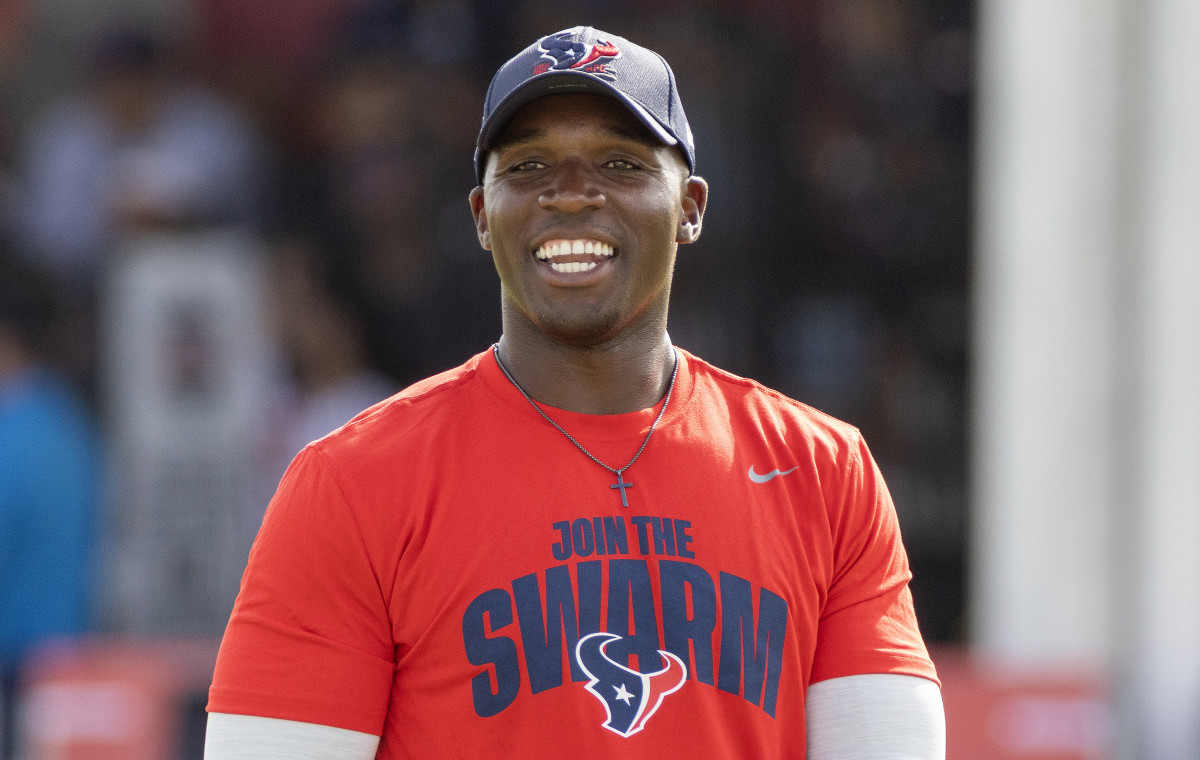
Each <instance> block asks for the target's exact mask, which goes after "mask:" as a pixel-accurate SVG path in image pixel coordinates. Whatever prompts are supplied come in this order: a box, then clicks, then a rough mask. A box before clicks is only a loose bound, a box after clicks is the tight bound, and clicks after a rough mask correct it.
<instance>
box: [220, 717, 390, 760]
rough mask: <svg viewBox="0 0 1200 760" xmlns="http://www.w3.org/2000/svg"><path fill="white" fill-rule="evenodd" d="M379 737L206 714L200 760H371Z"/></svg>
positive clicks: (266, 720) (303, 724) (285, 721)
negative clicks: (206, 724)
mask: <svg viewBox="0 0 1200 760" xmlns="http://www.w3.org/2000/svg"><path fill="white" fill-rule="evenodd" d="M378 746H379V737H378V736H372V735H371V734H364V733H361V732H359V731H348V730H346V729H344V728H334V727H332V726H321V725H317V724H316V723H298V722H296V721H294V720H279V719H277V718H259V717H257V716H253V715H229V714H227V713H209V715H208V730H207V732H206V733H205V739H204V760H372V758H374V757H375V750H376V748H377V747H378Z"/></svg>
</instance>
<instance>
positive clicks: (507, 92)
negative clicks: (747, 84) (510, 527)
mask: <svg viewBox="0 0 1200 760" xmlns="http://www.w3.org/2000/svg"><path fill="white" fill-rule="evenodd" d="M571 92H595V93H599V94H601V95H608V96H611V97H613V98H616V99H617V100H619V101H620V102H621V103H624V104H625V106H626V107H627V108H628V109H629V110H630V111H632V112H633V113H634V115H635V116H637V117H638V119H639V120H640V121H641V122H642V123H643V124H645V125H646V127H647V128H648V129H649V130H650V132H651V133H653V134H654V136H655V137H657V138H658V139H659V140H661V141H662V142H663V143H664V144H666V145H677V146H679V148H680V150H682V151H683V154H684V156H685V157H686V158H687V163H688V168H689V169H690V170H692V171H695V168H696V148H695V146H694V144H693V142H692V130H691V127H689V126H688V122H687V116H685V115H684V113H683V103H682V102H681V101H680V100H679V88H678V87H677V86H676V84H675V74H674V72H672V71H671V67H670V66H668V65H667V62H666V61H665V60H663V57H662V56H661V55H659V54H658V53H655V52H654V51H653V50H648V49H647V48H644V47H642V46H641V45H636V44H634V43H632V42H630V41H629V40H627V39H625V38H624V37H618V36H617V35H615V34H607V33H605V32H602V31H600V30H599V29H593V28H592V27H590V26H576V27H573V28H571V29H564V30H563V31H561V32H556V33H554V34H550V35H547V36H545V37H542V38H541V39H540V40H538V41H537V42H535V43H533V44H532V45H530V46H529V47H527V48H525V49H524V50H522V51H521V52H520V53H517V55H515V56H514V57H513V58H511V59H509V61H508V62H507V63H505V64H504V65H503V66H501V67H500V69H499V71H497V72H496V76H494V77H492V83H491V85H490V86H489V87H488V92H487V97H486V98H484V101H483V126H482V127H481V128H480V130H479V139H478V141H477V142H476V143H475V176H476V179H478V180H479V182H481V183H482V182H483V170H484V164H485V163H486V160H487V152H488V151H489V150H490V149H491V148H492V146H493V145H494V144H495V141H496V138H497V137H498V136H499V135H500V132H501V131H502V130H503V129H504V127H505V125H507V124H508V122H509V120H510V119H511V118H512V117H513V116H514V115H515V114H516V112H517V111H518V110H519V109H520V108H521V107H522V106H524V105H525V104H527V103H529V102H530V101H533V100H536V99H538V98H541V97H544V96H546V95H557V94H560V93H571Z"/></svg>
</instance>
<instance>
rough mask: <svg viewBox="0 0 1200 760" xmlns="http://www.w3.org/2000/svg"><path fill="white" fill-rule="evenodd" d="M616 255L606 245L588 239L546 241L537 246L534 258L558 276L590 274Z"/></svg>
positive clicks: (609, 246)
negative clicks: (545, 264) (548, 266)
mask: <svg viewBox="0 0 1200 760" xmlns="http://www.w3.org/2000/svg"><path fill="white" fill-rule="evenodd" d="M615 255H616V249H614V248H613V247H612V246H611V245H609V244H608V243H605V242H603V241H600V240H593V239H590V238H577V239H574V240H566V239H556V240H548V241H546V242H545V243H543V244H542V245H540V246H538V248H537V250H535V251H534V256H536V257H537V259H538V261H542V262H545V263H547V264H549V265H550V269H552V270H553V271H555V272H557V273H559V274H580V273H583V272H590V271H592V270H593V269H595V268H596V267H598V266H599V265H600V264H601V263H602V262H605V261H608V260H610V259H612V258H613V256H615Z"/></svg>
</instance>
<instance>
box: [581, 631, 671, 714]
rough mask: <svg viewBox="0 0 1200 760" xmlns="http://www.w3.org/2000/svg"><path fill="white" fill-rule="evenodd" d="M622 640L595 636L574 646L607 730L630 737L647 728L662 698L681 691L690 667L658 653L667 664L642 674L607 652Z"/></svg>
mask: <svg viewBox="0 0 1200 760" xmlns="http://www.w3.org/2000/svg"><path fill="white" fill-rule="evenodd" d="M621 638H622V637H620V636H618V635H616V634H614V633H604V632H601V633H592V634H589V635H587V636H584V637H583V638H582V639H580V640H579V644H577V645H576V646H575V659H576V660H577V661H578V662H579V666H580V667H582V668H583V672H584V673H586V674H587V675H588V677H589V678H590V679H591V680H590V681H588V683H587V685H586V687H585V688H587V690H588V691H590V692H591V693H592V694H594V695H595V696H596V698H597V699H599V700H600V702H601V703H603V705H604V711H605V712H606V713H607V714H608V719H607V720H605V721H604V727H605V728H607V729H608V730H610V731H614V732H616V733H618V734H620V735H621V736H625V737H629V736H632V735H633V734H636V733H637V732H638V731H641V730H642V729H643V728H645V727H646V721H648V720H650V717H651V716H652V715H654V713H655V712H656V711H657V710H658V707H659V705H661V704H662V701H663V698H664V697H666V696H667V695H668V694H671V693H673V692H675V691H678V690H679V687H681V686H683V684H684V681H686V680H687V666H686V665H684V664H683V660H681V659H679V657H677V656H676V655H674V654H672V653H670V652H665V651H663V650H662V649H659V650H658V654H659V655H660V656H661V657H662V658H663V661H664V662H665V663H666V664H665V665H664V666H663V668H662V670H658V671H655V672H654V673H639V672H638V671H636V670H633V669H631V668H627V667H625V666H624V665H622V664H620V663H618V662H615V661H614V660H613V659H612V658H610V657H609V656H608V655H607V654H606V653H605V649H606V648H607V647H608V645H609V644H611V643H612V642H614V641H618V640H620V639H621Z"/></svg>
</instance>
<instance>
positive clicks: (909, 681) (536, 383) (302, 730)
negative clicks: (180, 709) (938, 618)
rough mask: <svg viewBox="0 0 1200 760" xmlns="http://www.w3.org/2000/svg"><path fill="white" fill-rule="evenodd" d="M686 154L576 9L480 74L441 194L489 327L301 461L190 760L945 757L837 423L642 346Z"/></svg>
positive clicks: (908, 619)
mask: <svg viewBox="0 0 1200 760" xmlns="http://www.w3.org/2000/svg"><path fill="white" fill-rule="evenodd" d="M694 165H695V149H694V146H693V144H692V136H691V133H690V130H689V129H688V126H687V120H686V117H685V116H684V112H683V107H682V104H681V102H680V100H679V96H678V90H677V88H676V84H675V79H674V76H673V74H672V73H671V71H670V68H669V67H668V66H667V64H666V63H665V62H664V61H663V60H662V59H661V58H660V57H659V56H658V55H657V54H655V53H653V52H651V51H649V50H646V49H644V48H641V47H638V46H636V45H634V44H633V43H631V42H629V41H627V40H625V39H622V38H620V37H616V36H613V35H609V34H605V33H603V32H600V31H597V30H595V29H591V28H586V27H577V28H575V29H571V30H567V31H564V32H560V33H558V34H553V35H549V36H547V37H544V38H542V39H541V40H539V41H538V42H537V43H535V44H534V45H532V46H530V47H529V48H527V49H526V50H525V51H523V52H522V53H520V54H519V55H517V56H516V57H515V58H513V59H512V60H510V61H509V62H508V63H506V64H505V65H504V66H503V67H501V69H500V71H499V72H498V73H497V74H496V77H495V78H494V79H493V82H492V85H491V88H490V89H489V92H488V96H487V99H486V102H485V105H484V120H483V127H482V129H481V131H480V135H479V143H478V150H477V152H476V168H477V173H478V178H479V183H480V186H479V187H477V188H475V190H474V191H472V193H471V198H470V200H471V209H472V212H473V214H474V217H475V223H476V228H477V231H478V235H479V240H480V243H481V244H482V246H483V247H484V248H485V249H488V250H490V251H491V252H492V257H493V259H494V261H495V265H496V269H497V271H498V272H499V275H500V281H501V286H502V287H501V292H502V309H503V336H502V338H501V340H500V342H499V344H497V345H496V346H495V347H493V348H492V349H491V350H488V351H485V352H484V353H482V354H480V355H478V356H476V357H474V358H473V359H472V360H471V361H469V362H467V363H466V364H465V365H463V366H462V367H459V368H458V369H455V370H452V371H450V372H447V373H444V374H442V375H439V376H437V377H434V378H431V379H429V380H426V381H423V382H421V383H418V384H417V385H415V386H413V387H412V388H409V389H408V390H406V391H404V392H402V393H400V394H398V395H397V396H395V397H393V398H392V399H390V400H388V401H386V402H384V403H383V404H380V405H378V406H376V407H374V408H372V409H370V410H368V411H367V412H365V413H363V414H362V415H360V416H358V417H357V418H355V420H353V421H352V422H351V423H350V424H349V425H347V426H346V427H344V428H342V429H341V430H339V431H338V432H336V433H334V434H332V435H330V436H327V437H326V438H324V439H322V440H321V441H318V442H316V443H314V444H313V445H311V446H309V447H308V448H306V449H305V451H304V452H302V453H301V454H300V455H299V456H298V457H297V459H296V461H295V462H294V463H293V465H292V466H291V468H290V469H289V472H288V474H287V475H286V476H285V477H284V480H283V483H282V484H281V486H280V489H279V492H278V493H277V495H276V497H275V499H274V500H273V501H272V504H271V506H270V508H269V510H268V515H267V517H266V519H265V521H264V525H263V528H262V531H261V533H260V535H259V538H258V540H257V542H256V545H255V548H254V550H253V552H252V554H251V558H250V564H249V567H248V568H247V571H246V575H245V577H244V580H243V587H242V591H241V594H240V595H239V598H238V601H237V605H236V607H235V610H234V613H233V616H232V618H231V620H230V624H229V629H228V631H227V632H226V637H225V641H224V643H223V645H222V651H221V655H220V658H219V661H218V664H217V670H216V674H215V677H214V683H213V688H212V691H211V694H210V703H209V710H210V712H211V713H212V714H211V715H210V722H209V737H208V747H207V750H206V751H207V757H209V758H210V760H226V759H228V758H243V757H245V758H249V757H255V758H261V757H299V756H303V757H314V758H316V757H329V758H334V757H338V758H360V757H361V758H369V757H373V756H374V757H380V758H408V757H438V758H448V757H464V758H467V757H469V758H477V757H493V758H503V757H522V758H525V757H551V756H554V757H558V756H562V757H572V758H611V757H628V758H650V757H653V758H685V757H686V758H694V757H706V758H710V757H721V758H726V757H728V758H734V757H737V758H782V757H789V758H799V757H804V756H805V753H806V745H807V752H808V757H811V758H818V759H820V758H839V759H840V760H846V759H847V758H860V757H861V758H868V757H871V758H875V757H889V758H891V757H895V758H901V757H902V758H920V759H925V758H935V757H941V756H942V754H943V744H944V741H943V735H944V728H943V725H942V715H941V699H940V696H939V691H938V687H937V684H936V681H935V679H936V675H935V673H934V669H933V666H932V664H931V663H930V662H929V659H928V656H927V654H926V652H925V647H924V645H923V643H922V642H921V638H920V634H919V633H918V631H917V627H916V622H915V619H914V615H913V611H912V603H911V597H910V594H909V591H908V585H907V583H908V578H909V572H908V565H907V560H906V558H905V555H904V550H903V548H902V546H901V544H900V539H899V535H898V528H897V522H896V516H895V511H894V509H893V507H892V504H891V500H890V498H889V496H888V495H887V491H886V488H885V487H884V485H883V483H882V480H881V477H880V475H879V472H878V469H877V468H876V467H875V465H874V463H873V461H872V460H871V458H870V455H869V453H868V451H867V448H866V446H865V444H864V443H863V442H862V439H861V437H860V436H859V434H858V432H857V430H855V429H854V428H852V427H850V426H848V425H846V424H844V423H841V422H838V421H836V420H833V419H830V418H828V417H826V416H823V415H821V414H820V413H818V412H815V411H814V410H812V409H810V408H808V407H805V406H803V405H802V404H799V403H797V402H794V401H792V400H790V399H787V398H785V397H783V396H781V395H780V394H777V393H775V392H773V391H770V390H768V389H765V388H763V387H762V386H759V385H757V384H756V383H753V382H751V381H748V380H744V379H741V378H738V377H734V376H732V375H729V374H727V373H724V372H722V371H720V370H717V369H715V368H713V367H711V366H710V365H708V364H706V363H704V362H703V361H701V360H700V359H697V358H696V357H694V356H692V355H690V354H688V353H687V352H685V351H683V350H681V349H676V348H675V347H673V346H672V345H671V342H670V339H669V338H668V336H667V333H666V324H667V305H668V297H669V291H670V284H671V273H672V268H673V264H674V258H675V253H676V248H677V246H678V245H679V244H681V243H690V242H692V241H694V240H695V239H696V238H697V237H698V236H699V234H700V228H701V222H702V219H703V214H704V207H705V202H706V199H707V186H706V184H705V182H704V180H702V179H700V178H699V177H697V176H695V175H694V174H693V173H692V170H693V168H694ZM810 685H811V688H810ZM303 753H307V754H303Z"/></svg>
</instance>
